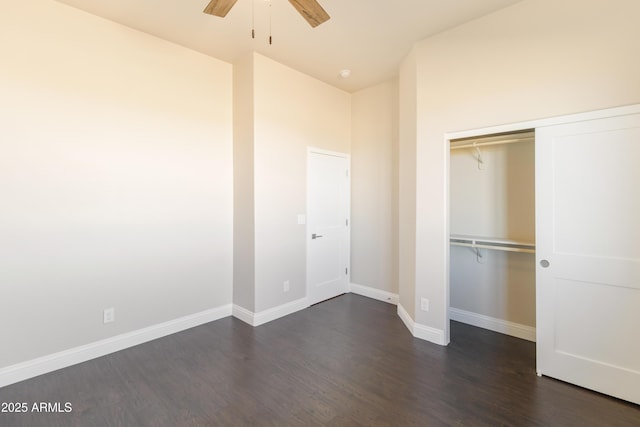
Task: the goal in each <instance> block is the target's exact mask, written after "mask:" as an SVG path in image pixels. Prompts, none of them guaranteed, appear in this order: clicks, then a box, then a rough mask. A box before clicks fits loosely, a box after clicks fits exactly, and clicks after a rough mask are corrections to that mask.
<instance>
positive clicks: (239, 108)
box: [233, 54, 256, 311]
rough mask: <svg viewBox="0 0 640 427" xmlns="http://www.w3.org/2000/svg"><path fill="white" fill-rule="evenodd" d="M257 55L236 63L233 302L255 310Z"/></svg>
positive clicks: (234, 74) (250, 55) (248, 55)
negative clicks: (255, 79) (255, 72)
mask: <svg viewBox="0 0 640 427" xmlns="http://www.w3.org/2000/svg"><path fill="white" fill-rule="evenodd" d="M253 86H254V85H253V55H252V54H247V55H245V56H244V57H242V58H239V59H238V60H237V61H236V62H235V63H234V64H233V303H234V304H236V305H238V306H240V307H243V308H245V309H247V310H249V311H254V310H255V298H256V297H255V204H254V197H255V193H254V173H253V169H254V137H255V131H254V119H255V117H254V108H253V97H254V91H253Z"/></svg>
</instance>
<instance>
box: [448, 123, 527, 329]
mask: <svg viewBox="0 0 640 427" xmlns="http://www.w3.org/2000/svg"><path fill="white" fill-rule="evenodd" d="M515 138H516V136H515V135H514V136H510V137H506V138H505V139H515ZM480 154H481V158H482V162H483V163H482V164H481V168H478V161H477V158H476V156H477V154H476V151H475V150H474V149H473V148H465V149H459V150H451V155H450V163H449V178H450V179H449V198H450V206H449V212H450V213H449V219H450V222H449V225H450V231H451V234H462V235H472V236H482V237H494V238H504V239H512V240H519V241H522V242H535V197H534V194H535V144H534V141H533V140H521V141H519V142H515V143H511V144H505V145H493V146H485V147H482V148H480ZM480 254H481V257H478V256H477V255H476V252H475V250H474V249H473V248H467V247H456V246H451V252H450V264H451V267H450V277H449V280H450V291H451V293H450V296H451V301H450V305H451V307H453V308H457V309H461V310H464V311H468V312H471V313H477V314H482V315H484V316H489V317H492V318H494V319H500V320H506V321H509V322H513V323H518V324H521V325H526V326H535V320H536V311H535V297H536V294H535V255H534V254H527V253H507V252H500V251H495V250H487V249H481V250H480Z"/></svg>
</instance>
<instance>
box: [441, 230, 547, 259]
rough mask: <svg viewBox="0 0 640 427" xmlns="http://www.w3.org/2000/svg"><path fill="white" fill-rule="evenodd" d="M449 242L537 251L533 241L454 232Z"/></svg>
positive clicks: (531, 252) (457, 244)
mask: <svg viewBox="0 0 640 427" xmlns="http://www.w3.org/2000/svg"><path fill="white" fill-rule="evenodd" d="M449 243H450V244H451V245H453V246H464V247H468V248H480V249H491V250H496V251H508V252H524V253H528V254H533V253H535V252H536V244H535V243H533V242H525V241H521V240H512V239H504V238H493V237H481V236H472V235H465V234H452V235H451V236H450V237H449Z"/></svg>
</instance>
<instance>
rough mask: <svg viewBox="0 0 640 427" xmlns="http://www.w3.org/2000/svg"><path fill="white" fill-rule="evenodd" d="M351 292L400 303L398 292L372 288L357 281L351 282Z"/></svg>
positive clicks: (390, 302)
mask: <svg viewBox="0 0 640 427" xmlns="http://www.w3.org/2000/svg"><path fill="white" fill-rule="evenodd" d="M349 290H350V291H351V293H354V294H357V295H362V296H363V297H367V298H373V299H376V300H378V301H383V302H388V303H389V304H393V305H398V301H399V297H398V294H393V293H391V292H387V291H383V290H381V289H376V288H372V287H371V286H363V285H358V284H356V283H350V284H349Z"/></svg>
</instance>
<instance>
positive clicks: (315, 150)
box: [304, 147, 351, 303]
mask: <svg viewBox="0 0 640 427" xmlns="http://www.w3.org/2000/svg"><path fill="white" fill-rule="evenodd" d="M312 154H321V155H325V156H333V157H340V158H343V159H345V160H346V161H347V173H348V175H347V178H348V183H347V199H348V203H347V220H348V221H349V224H348V226H347V248H346V252H347V260H346V261H347V266H348V267H347V275H346V276H347V277H346V280H347V289H346V290H345V291H346V292H349V289H350V287H351V154H349V153H342V152H339V151H331V150H325V149H322V148H317V147H307V159H306V168H307V172H306V179H307V182H306V184H305V186H306V189H305V191H306V201H305V203H306V207H305V210H306V220H305V224H306V225H305V236H304V238H305V242H306V245H305V251H306V253H305V270H306V271H305V281H306V286H305V293H306V295H305V296H306V298H307V300H308V301H309V303H311V300H310V299H309V298H310V291H309V287H310V286H311V282H310V280H309V253H310V245H311V240H310V239H309V232H310V230H309V221H308V219H309V196H310V191H309V173H310V168H309V159H310V157H311V155H312Z"/></svg>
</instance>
